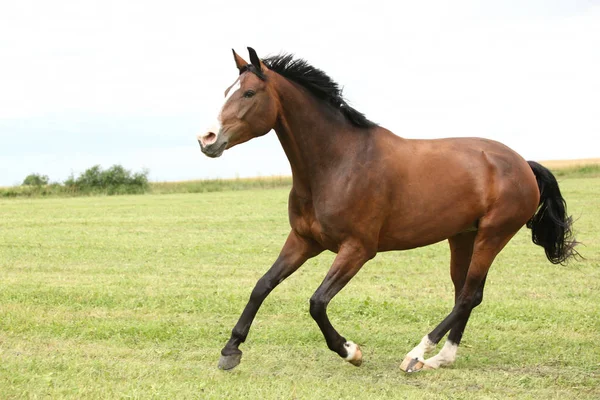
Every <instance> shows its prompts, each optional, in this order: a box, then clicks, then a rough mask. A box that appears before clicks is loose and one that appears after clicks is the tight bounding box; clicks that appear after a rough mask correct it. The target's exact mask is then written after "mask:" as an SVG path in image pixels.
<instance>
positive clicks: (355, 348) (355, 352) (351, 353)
mask: <svg viewBox="0 0 600 400" xmlns="http://www.w3.org/2000/svg"><path fill="white" fill-rule="evenodd" d="M344 347H346V351H347V352H348V355H347V356H346V358H345V360H346V361H348V362H349V363H350V364H352V365H354V366H355V367H360V366H361V364H362V351H361V349H360V346H359V345H357V344H356V343H354V342H346V343H344Z"/></svg>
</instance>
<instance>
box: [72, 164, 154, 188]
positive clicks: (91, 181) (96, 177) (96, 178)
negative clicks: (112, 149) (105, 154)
mask: <svg viewBox="0 0 600 400" xmlns="http://www.w3.org/2000/svg"><path fill="white" fill-rule="evenodd" d="M64 184H65V187H67V188H69V189H70V190H71V191H73V192H75V191H77V192H104V193H106V194H125V193H144V192H145V191H146V190H147V189H148V171H143V172H138V173H135V174H132V173H131V171H129V170H126V169H125V168H123V167H122V166H121V165H113V166H112V167H110V168H109V169H107V170H102V167H100V166H99V165H94V166H93V167H91V168H89V169H87V170H86V171H85V172H83V173H82V174H80V175H79V177H78V178H77V179H75V177H74V176H72V175H71V176H70V177H69V178H68V179H67V180H66V181H65V183H64Z"/></svg>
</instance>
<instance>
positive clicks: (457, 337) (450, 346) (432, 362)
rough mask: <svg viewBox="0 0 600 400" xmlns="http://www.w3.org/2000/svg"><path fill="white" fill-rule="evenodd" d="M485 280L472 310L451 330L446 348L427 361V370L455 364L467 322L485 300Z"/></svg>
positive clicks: (475, 298)
mask: <svg viewBox="0 0 600 400" xmlns="http://www.w3.org/2000/svg"><path fill="white" fill-rule="evenodd" d="M485 279H486V278H483V282H481V285H479V288H478V289H477V292H476V293H475V297H474V299H473V304H472V305H471V309H470V310H469V312H468V313H466V315H465V316H464V317H463V318H462V319H459V320H458V321H456V323H455V324H454V326H453V327H452V329H451V330H450V333H449V334H448V339H447V340H446V343H444V347H442V350H440V352H439V353H438V354H436V355H435V356H433V357H431V358H428V359H427V360H425V366H426V367H427V368H432V369H437V368H439V367H443V366H446V365H450V364H452V363H454V360H456V352H457V350H458V345H459V344H460V341H461V339H462V335H463V332H464V331H465V327H466V326H467V322H468V321H469V317H470V316H471V312H472V311H473V309H474V308H475V307H477V306H478V305H479V304H481V301H482V300H483V288H484V287H485ZM459 293H460V289H459ZM457 302H458V299H457Z"/></svg>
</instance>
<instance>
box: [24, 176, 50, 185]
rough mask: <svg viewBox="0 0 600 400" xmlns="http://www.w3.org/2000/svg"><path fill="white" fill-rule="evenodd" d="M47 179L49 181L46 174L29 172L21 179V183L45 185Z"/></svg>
mask: <svg viewBox="0 0 600 400" xmlns="http://www.w3.org/2000/svg"><path fill="white" fill-rule="evenodd" d="M49 181H50V178H48V175H41V174H29V175H27V177H26V178H25V179H24V180H23V185H25V186H44V185H47V184H48V182H49Z"/></svg>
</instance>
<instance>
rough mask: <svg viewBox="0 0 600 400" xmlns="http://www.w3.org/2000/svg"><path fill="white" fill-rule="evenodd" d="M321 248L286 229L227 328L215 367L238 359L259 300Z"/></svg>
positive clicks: (231, 364)
mask: <svg viewBox="0 0 600 400" xmlns="http://www.w3.org/2000/svg"><path fill="white" fill-rule="evenodd" d="M321 251H323V249H322V248H321V247H320V246H318V245H316V244H315V243H313V242H310V241H307V240H306V239H303V238H301V237H299V236H298V235H296V233H295V232H294V231H292V232H291V233H290V235H289V236H288V238H287V241H286V242H285V244H284V245H283V248H282V249H281V253H280V254H279V257H278V258H277V261H275V263H274V264H273V266H272V267H271V268H270V269H269V270H268V271H267V273H265V274H264V275H263V276H262V277H261V278H260V279H259V280H258V282H257V283H256V286H255V287H254V289H253V290H252V294H251V295H250V300H248V304H246V308H244V311H243V312H242V315H241V316H240V319H239V320H238V322H237V324H235V327H234V328H233V330H232V332H231V338H230V339H229V341H228V342H227V344H226V345H225V347H224V348H223V350H221V359H220V360H219V368H221V369H232V368H234V367H235V366H237V365H238V364H239V363H240V360H241V357H242V351H241V350H240V349H239V346H240V344H241V343H243V342H244V341H245V340H246V337H247V336H248V332H249V331H250V325H251V324H252V321H253V320H254V317H255V316H256V313H257V312H258V309H259V308H260V306H261V304H262V302H263V301H264V300H265V298H266V297H267V296H268V295H269V293H271V291H272V290H273V289H274V288H275V287H276V286H277V285H278V284H279V283H281V282H282V281H283V280H284V279H285V278H287V277H288V276H290V275H291V274H292V273H293V272H294V271H296V270H297V269H298V268H300V266H301V265H302V264H304V262H305V261H306V260H308V259H309V258H311V257H314V256H316V255H317V254H319V253H320V252H321Z"/></svg>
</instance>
